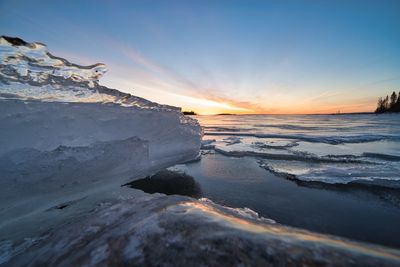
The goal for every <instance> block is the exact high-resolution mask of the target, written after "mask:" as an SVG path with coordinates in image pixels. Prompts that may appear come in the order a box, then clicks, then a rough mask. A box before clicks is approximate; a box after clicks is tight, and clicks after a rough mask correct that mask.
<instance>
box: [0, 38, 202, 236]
mask: <svg viewBox="0 0 400 267" xmlns="http://www.w3.org/2000/svg"><path fill="white" fill-rule="evenodd" d="M105 71H106V68H105V65H104V64H94V65H91V66H88V67H83V66H79V65H76V64H72V63H70V62H68V61H67V60H65V59H62V58H59V57H55V56H53V55H52V54H50V53H49V52H48V50H47V48H46V46H45V45H43V44H40V43H27V42H25V41H23V40H21V39H18V38H10V37H5V36H3V37H1V38H0V173H1V178H0V236H1V237H2V238H6V237H7V238H9V239H10V240H16V239H18V238H21V236H24V235H31V234H37V233H36V232H35V231H36V230H37V229H39V228H38V227H37V226H38V225H40V226H41V228H40V229H41V231H45V230H46V229H49V228H51V227H53V226H54V225H55V224H57V223H60V222H61V221H63V220H65V219H67V218H74V217H75V216H76V215H77V214H79V213H84V212H85V211H87V210H90V209H91V208H93V205H95V204H96V203H99V202H102V201H104V200H105V199H109V198H110V199H112V198H115V197H116V196H119V195H120V194H121V191H120V190H119V188H120V186H121V185H122V184H124V183H126V182H128V181H132V180H134V179H138V178H142V177H143V176H146V175H151V174H153V173H155V172H157V171H159V170H160V169H163V168H166V167H170V166H172V165H175V164H177V163H182V162H185V161H189V160H193V159H195V158H197V157H198V155H199V151H200V146H201V137H202V130H201V127H200V125H199V124H198V122H197V121H196V120H195V119H192V118H189V117H186V116H184V115H183V114H182V113H181V112H180V108H177V107H171V106H166V105H159V104H157V103H153V102H151V101H148V100H145V99H142V98H140V97H136V96H132V95H129V94H125V93H122V92H119V91H117V90H114V89H109V88H107V87H104V86H100V85H99V84H98V79H99V78H100V77H101V75H103V74H104V73H105ZM131 191H132V192H133V189H131ZM112 194H114V195H112ZM71 203H74V204H71ZM61 209H62V210H63V211H65V212H64V213H63V214H56V213H54V210H56V211H57V210H61ZM35 225H36V227H35ZM39 232H40V231H39Z"/></svg>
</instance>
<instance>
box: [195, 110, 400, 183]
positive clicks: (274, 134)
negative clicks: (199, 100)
mask: <svg viewBox="0 0 400 267" xmlns="http://www.w3.org/2000/svg"><path fill="white" fill-rule="evenodd" d="M197 119H199V121H200V123H201V124H202V125H203V126H204V130H205V138H206V139H214V140H215V142H214V143H210V144H209V145H214V146H215V151H217V152H218V153H221V154H223V155H226V156H235V157H240V156H251V157H257V158H262V159H264V161H263V163H262V165H263V166H262V167H265V169H267V170H271V171H273V172H276V173H280V174H283V173H286V174H287V176H288V177H289V176H290V177H294V178H295V179H298V180H302V181H313V182H316V181H318V182H323V183H327V184H336V183H340V184H347V183H368V184H377V185H381V186H382V185H384V186H388V187H399V185H400V152H399V151H400V116H399V115H396V114H385V115H380V116H377V115H375V114H358V115H303V116H302V115H293V116H284V115H277V116H273V115H236V116H197ZM227 140H231V141H230V142H227ZM232 140H237V141H235V142H232Z"/></svg>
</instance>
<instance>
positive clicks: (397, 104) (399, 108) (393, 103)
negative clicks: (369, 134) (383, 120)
mask: <svg viewBox="0 0 400 267" xmlns="http://www.w3.org/2000/svg"><path fill="white" fill-rule="evenodd" d="M385 112H400V92H399V95H397V94H396V92H394V91H393V93H392V94H391V95H390V97H389V95H387V96H386V97H385V98H382V97H380V98H379V99H378V106H377V107H376V110H375V113H385Z"/></svg>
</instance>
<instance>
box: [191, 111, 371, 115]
mask: <svg viewBox="0 0 400 267" xmlns="http://www.w3.org/2000/svg"><path fill="white" fill-rule="evenodd" d="M369 114H376V113H375V112H370V111H368V112H346V113H310V114H301V113H299V114H284V113H282V114H268V113H267V114H262V113H260V114H230V113H221V114H204V115H203V114H196V115H195V116H241V115H245V116H260V115H268V116H305V115H369Z"/></svg>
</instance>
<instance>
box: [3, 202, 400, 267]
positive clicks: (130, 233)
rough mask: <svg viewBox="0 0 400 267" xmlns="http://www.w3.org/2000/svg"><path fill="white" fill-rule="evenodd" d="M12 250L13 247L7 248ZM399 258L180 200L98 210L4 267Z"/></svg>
mask: <svg viewBox="0 0 400 267" xmlns="http://www.w3.org/2000/svg"><path fill="white" fill-rule="evenodd" d="M8 246H13V244H8ZM399 264H400V254H399V252H398V251H396V250H390V249H384V248H382V247H379V246H371V245H365V244H360V243H356V242H351V241H348V240H344V239H340V238H335V237H331V236H326V235H319V234H313V233H310V232H308V231H302V230H298V229H293V228H290V227H284V226H282V225H279V224H275V223H273V222H270V221H268V220H264V219H262V218H259V217H258V216H257V214H255V213H252V212H244V211H242V210H240V211H236V210H235V209H227V208H224V207H221V206H219V205H216V204H214V203H212V202H210V201H202V200H200V201H197V200H193V199H190V198H186V197H182V196H168V197H166V196H152V197H148V196H147V197H142V198H133V199H128V200H124V201H119V202H116V203H113V204H110V205H107V206H105V207H100V208H98V209H96V210H94V211H91V212H90V213H89V214H87V215H86V216H84V217H83V218H82V219H81V220H80V221H79V222H78V223H69V224H65V225H63V226H62V227H58V228H57V229H55V230H54V231H53V232H52V233H51V234H49V235H47V236H46V237H44V240H41V242H38V243H37V244H36V245H33V246H31V247H30V248H29V249H28V250H27V251H26V252H25V254H24V257H14V258H13V259H12V260H11V261H10V262H8V266H398V265H399Z"/></svg>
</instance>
